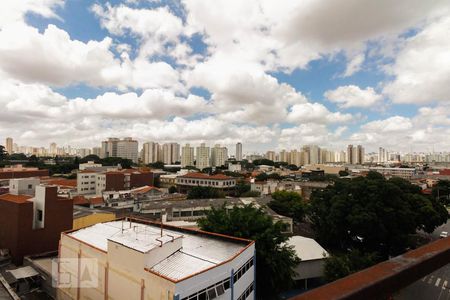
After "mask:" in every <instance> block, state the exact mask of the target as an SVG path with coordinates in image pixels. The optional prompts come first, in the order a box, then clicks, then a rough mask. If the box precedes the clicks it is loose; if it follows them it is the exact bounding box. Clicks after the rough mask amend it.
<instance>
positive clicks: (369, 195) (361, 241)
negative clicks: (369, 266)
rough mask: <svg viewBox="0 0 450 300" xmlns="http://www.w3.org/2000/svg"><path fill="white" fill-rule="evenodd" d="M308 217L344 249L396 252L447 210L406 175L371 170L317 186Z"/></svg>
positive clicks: (328, 241) (326, 240)
mask: <svg viewBox="0 0 450 300" xmlns="http://www.w3.org/2000/svg"><path fill="white" fill-rule="evenodd" d="M309 211H310V219H311V221H312V223H313V228H314V229H315V231H316V234H317V236H318V239H319V241H320V242H321V243H323V244H324V245H326V246H328V247H331V248H334V249H340V250H345V249H347V248H356V249H360V250H361V251H363V252H364V253H369V252H378V253H379V254H380V256H381V257H383V258H387V257H388V256H389V255H397V254H399V253H401V252H403V251H404V250H405V248H406V247H408V242H409V237H410V235H411V234H414V233H416V231H417V230H419V229H423V230H425V231H427V232H432V231H433V230H434V229H435V228H436V227H437V226H439V225H441V224H443V223H445V222H446V220H447V216H448V213H447V210H446V209H445V208H444V207H443V206H442V205H441V204H440V203H439V202H438V201H436V200H435V199H430V198H428V197H425V196H423V195H422V194H421V193H420V189H419V188H418V187H416V186H414V185H412V184H411V183H409V182H408V181H406V180H403V179H401V178H393V179H390V180H386V179H385V178H384V177H383V176H382V175H380V174H378V173H375V172H369V174H368V175H367V176H366V177H365V178H364V177H357V178H355V179H352V180H339V179H337V180H336V181H335V183H334V185H329V186H328V187H327V188H325V189H323V190H318V191H315V192H314V193H313V194H312V196H311V201H310V209H309Z"/></svg>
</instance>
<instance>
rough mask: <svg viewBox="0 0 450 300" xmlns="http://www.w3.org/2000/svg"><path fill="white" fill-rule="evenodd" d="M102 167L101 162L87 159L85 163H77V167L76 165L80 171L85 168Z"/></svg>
mask: <svg viewBox="0 0 450 300" xmlns="http://www.w3.org/2000/svg"><path fill="white" fill-rule="evenodd" d="M101 167H102V164H97V163H95V162H94V161H91V160H90V161H88V162H87V163H81V164H80V165H79V167H78V169H79V170H80V171H84V170H87V169H92V168H101Z"/></svg>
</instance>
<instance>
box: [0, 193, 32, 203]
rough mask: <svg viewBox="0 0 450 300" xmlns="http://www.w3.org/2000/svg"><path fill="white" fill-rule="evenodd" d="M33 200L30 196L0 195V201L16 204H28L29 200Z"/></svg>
mask: <svg viewBox="0 0 450 300" xmlns="http://www.w3.org/2000/svg"><path fill="white" fill-rule="evenodd" d="M31 198H33V196H29V195H12V194H3V195H0V200H3V201H9V202H14V203H19V204H20V203H27V202H28V199H31Z"/></svg>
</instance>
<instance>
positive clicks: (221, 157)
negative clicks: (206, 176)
mask: <svg viewBox="0 0 450 300" xmlns="http://www.w3.org/2000/svg"><path fill="white" fill-rule="evenodd" d="M227 160H228V149H227V148H226V147H221V146H220V145H219V144H216V145H215V146H214V148H212V149H211V166H213V167H221V166H224V165H225V162H226V161H227Z"/></svg>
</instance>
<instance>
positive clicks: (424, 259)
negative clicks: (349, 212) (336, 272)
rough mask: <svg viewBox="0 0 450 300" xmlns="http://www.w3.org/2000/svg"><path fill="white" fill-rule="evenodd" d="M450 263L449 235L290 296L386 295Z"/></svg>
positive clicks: (326, 297) (359, 297)
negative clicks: (305, 291)
mask: <svg viewBox="0 0 450 300" xmlns="http://www.w3.org/2000/svg"><path fill="white" fill-rule="evenodd" d="M448 263H450V237H449V238H445V239H440V240H437V241H435V242H432V243H430V244H427V245H425V246H422V247H420V248H417V249H415V250H412V251H409V252H406V253H404V254H402V255H400V256H397V257H394V258H392V259H390V260H387V261H385V262H382V263H379V264H377V265H375V266H372V267H370V268H367V269H364V270H362V271H359V272H357V273H354V274H351V275H349V276H347V277H345V278H341V279H339V280H336V281H334V282H331V283H329V284H327V285H324V286H322V287H319V288H317V289H314V290H311V291H309V292H307V293H304V294H302V295H299V296H296V297H293V298H291V300H306V299H316V300H320V299H327V300H328V299H349V300H350V299H351V300H353V299H366V300H367V299H387V298H389V297H390V296H392V294H394V293H395V292H396V291H398V290H400V289H402V288H405V287H407V286H408V285H410V284H412V283H414V282H415V281H417V280H419V279H420V278H422V277H424V276H426V275H427V274H430V273H432V272H433V271H435V270H437V269H439V268H441V267H443V266H445V265H447V264H448Z"/></svg>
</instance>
